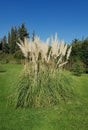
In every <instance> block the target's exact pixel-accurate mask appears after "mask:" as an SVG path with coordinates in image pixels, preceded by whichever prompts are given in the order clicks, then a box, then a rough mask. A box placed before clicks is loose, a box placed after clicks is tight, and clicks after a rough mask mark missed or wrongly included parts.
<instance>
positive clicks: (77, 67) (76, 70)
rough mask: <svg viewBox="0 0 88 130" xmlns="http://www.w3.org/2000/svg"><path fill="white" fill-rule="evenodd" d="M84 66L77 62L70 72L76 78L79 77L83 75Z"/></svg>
mask: <svg viewBox="0 0 88 130" xmlns="http://www.w3.org/2000/svg"><path fill="white" fill-rule="evenodd" d="M84 71H85V69H84V64H83V63H82V62H80V61H77V62H75V63H74V64H73V66H72V72H73V74H74V75H76V76H81V74H82V73H84Z"/></svg>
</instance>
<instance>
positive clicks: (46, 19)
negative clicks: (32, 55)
mask: <svg viewBox="0 0 88 130" xmlns="http://www.w3.org/2000/svg"><path fill="white" fill-rule="evenodd" d="M22 22H24V23H25V25H26V27H27V29H28V31H29V33H30V34H31V33H32V31H33V30H35V32H36V34H37V35H38V36H40V38H41V39H42V40H45V39H46V38H47V37H49V36H53V35H54V34H55V32H57V33H58V37H59V39H60V40H61V39H64V40H65V42H68V43H70V42H71V41H72V40H73V39H74V38H78V39H82V37H84V38H86V37H88V0H0V38H1V37H3V36H4V35H7V34H8V31H10V29H11V27H12V26H17V27H18V26H19V25H21V23H22Z"/></svg>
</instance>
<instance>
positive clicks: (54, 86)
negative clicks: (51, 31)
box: [16, 34, 72, 108]
mask: <svg viewBox="0 0 88 130" xmlns="http://www.w3.org/2000/svg"><path fill="white" fill-rule="evenodd" d="M19 42H20V43H17V44H18V46H19V47H20V49H21V51H22V52H23V54H24V56H25V58H26V64H25V68H24V71H23V74H22V76H21V78H20V79H19V81H18V85H17V88H18V90H17V101H16V108H18V107H25V108H26V107H46V106H52V105H56V104H58V103H59V102H60V101H62V100H63V101H66V100H67V99H68V98H69V97H71V93H72V88H71V87H69V83H70V82H69V81H70V80H69V78H68V77H67V76H66V75H64V73H62V72H61V69H60V68H62V67H63V66H64V65H65V64H66V63H67V62H68V59H69V56H70V53H71V47H70V48H69V49H67V44H65V43H64V41H61V42H60V41H58V37H57V34H56V35H55V38H52V40H50V38H48V39H47V40H46V42H45V43H43V42H42V41H41V40H40V39H39V37H37V36H35V38H34V41H31V40H30V41H29V40H28V39H27V38H25V39H24V42H23V41H21V40H19ZM50 43H51V47H50V48H49V46H50ZM64 57H66V58H64Z"/></svg>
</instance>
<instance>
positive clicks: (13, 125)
mask: <svg viewBox="0 0 88 130" xmlns="http://www.w3.org/2000/svg"><path fill="white" fill-rule="evenodd" d="M3 67H4V68H5V70H6V72H2V73H0V130H88V75H86V74H85V75H82V76H81V77H75V76H73V79H74V93H75V94H74V99H73V100H72V101H69V102H67V103H60V104H59V105H58V106H54V107H50V108H32V109H15V108H14V107H13V106H11V105H8V99H9V98H11V96H12V95H11V93H12V91H13V93H14V89H15V87H16V86H15V83H16V81H17V79H18V76H19V74H20V73H21V70H22V66H21V65H11V64H6V65H3Z"/></svg>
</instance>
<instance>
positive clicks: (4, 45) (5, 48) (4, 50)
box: [1, 36, 9, 53]
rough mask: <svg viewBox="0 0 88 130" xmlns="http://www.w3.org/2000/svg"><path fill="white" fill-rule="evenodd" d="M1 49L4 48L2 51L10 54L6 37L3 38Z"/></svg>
mask: <svg viewBox="0 0 88 130" xmlns="http://www.w3.org/2000/svg"><path fill="white" fill-rule="evenodd" d="M1 47H2V51H3V52H4V53H8V52H9V49H8V44H7V38H6V36H4V37H3V38H2V40H1Z"/></svg>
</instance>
